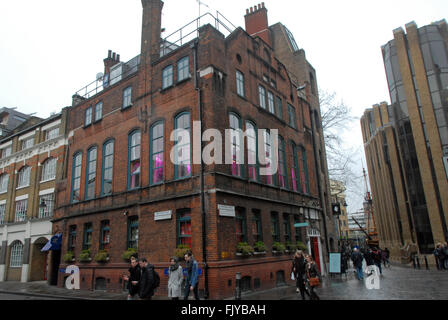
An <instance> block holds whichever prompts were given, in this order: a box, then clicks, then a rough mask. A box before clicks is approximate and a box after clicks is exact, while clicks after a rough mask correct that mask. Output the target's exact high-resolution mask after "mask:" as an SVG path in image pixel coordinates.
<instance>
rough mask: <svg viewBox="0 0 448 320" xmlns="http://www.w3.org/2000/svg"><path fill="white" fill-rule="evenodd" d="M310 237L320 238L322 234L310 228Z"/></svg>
mask: <svg viewBox="0 0 448 320" xmlns="http://www.w3.org/2000/svg"><path fill="white" fill-rule="evenodd" d="M308 237H320V232H319V230H317V229H314V228H308Z"/></svg>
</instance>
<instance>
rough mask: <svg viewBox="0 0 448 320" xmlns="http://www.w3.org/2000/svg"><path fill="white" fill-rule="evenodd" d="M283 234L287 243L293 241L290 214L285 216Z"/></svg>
mask: <svg viewBox="0 0 448 320" xmlns="http://www.w3.org/2000/svg"><path fill="white" fill-rule="evenodd" d="M283 232H284V234H285V242H289V241H291V224H290V223H289V214H287V213H285V214H283Z"/></svg>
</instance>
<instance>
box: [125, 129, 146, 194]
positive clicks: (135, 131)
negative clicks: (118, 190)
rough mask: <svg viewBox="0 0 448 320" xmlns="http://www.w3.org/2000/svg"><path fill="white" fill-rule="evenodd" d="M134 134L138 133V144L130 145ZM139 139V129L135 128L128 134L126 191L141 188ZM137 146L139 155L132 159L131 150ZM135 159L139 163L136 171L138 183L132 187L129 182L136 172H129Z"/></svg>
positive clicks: (140, 143)
mask: <svg viewBox="0 0 448 320" xmlns="http://www.w3.org/2000/svg"><path fill="white" fill-rule="evenodd" d="M136 134H139V135H140V139H139V140H140V142H139V144H136V145H135V146H134V145H132V138H133V136H134V135H136ZM141 139H142V134H141V131H140V130H139V129H136V130H134V131H132V132H131V133H130V134H129V136H128V183H127V189H128V191H129V190H136V189H139V188H141V184H142V181H141V177H142V152H141V146H142V140H141ZM137 148H139V157H138V158H136V159H134V160H132V158H131V156H132V150H133V149H137ZM137 160H138V161H139V163H140V166H139V172H138V185H136V186H134V187H132V186H131V183H132V177H133V176H135V175H137V174H136V173H134V174H132V173H131V165H132V163H133V162H135V161H137Z"/></svg>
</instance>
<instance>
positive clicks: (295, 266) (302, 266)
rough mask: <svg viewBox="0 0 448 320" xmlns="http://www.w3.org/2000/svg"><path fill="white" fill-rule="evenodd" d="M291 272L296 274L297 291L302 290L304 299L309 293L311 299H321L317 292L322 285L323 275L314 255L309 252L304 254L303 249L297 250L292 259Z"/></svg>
mask: <svg viewBox="0 0 448 320" xmlns="http://www.w3.org/2000/svg"><path fill="white" fill-rule="evenodd" d="M291 274H292V275H293V276H294V279H295V280H296V285H297V293H299V292H300V294H301V296H302V300H306V299H305V295H307V296H308V297H309V298H310V300H319V296H318V295H317V294H316V291H315V289H316V287H318V286H319V285H320V282H321V281H322V277H321V275H320V272H319V268H318V267H317V264H316V262H315V261H314V260H313V257H312V256H311V255H309V254H304V253H303V251H301V250H297V251H296V254H295V255H294V260H293V261H292V270H291Z"/></svg>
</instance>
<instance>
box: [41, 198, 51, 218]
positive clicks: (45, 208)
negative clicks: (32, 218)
mask: <svg viewBox="0 0 448 320" xmlns="http://www.w3.org/2000/svg"><path fill="white" fill-rule="evenodd" d="M53 208H54V193H51V194H46V195H44V196H40V197H39V218H48V217H52V216H53Z"/></svg>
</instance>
